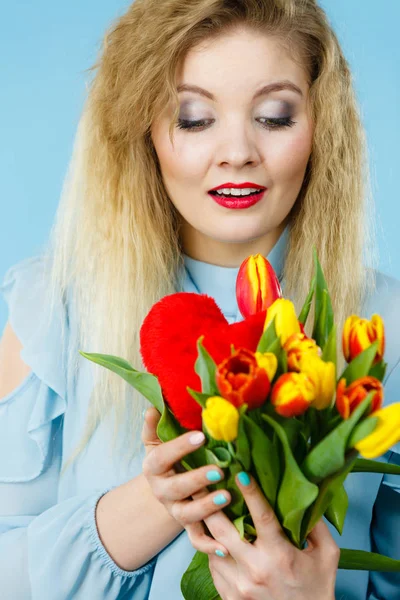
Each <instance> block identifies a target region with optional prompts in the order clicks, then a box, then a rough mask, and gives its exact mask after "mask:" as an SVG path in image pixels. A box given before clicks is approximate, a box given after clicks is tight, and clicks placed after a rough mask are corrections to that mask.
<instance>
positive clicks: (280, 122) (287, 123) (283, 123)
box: [176, 117, 296, 131]
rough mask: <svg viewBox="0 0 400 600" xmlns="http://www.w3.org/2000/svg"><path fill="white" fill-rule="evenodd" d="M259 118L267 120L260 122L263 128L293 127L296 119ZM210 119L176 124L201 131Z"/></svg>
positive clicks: (186, 128)
mask: <svg viewBox="0 0 400 600" xmlns="http://www.w3.org/2000/svg"><path fill="white" fill-rule="evenodd" d="M260 118H261V119H265V121H267V122H268V125H267V124H264V123H260V125H261V126H262V127H265V129H268V130H270V131H271V130H273V129H283V128H284V127H293V125H295V124H296V121H293V120H292V119H291V117H280V118H275V119H272V118H267V117H260ZM209 120H210V119H201V120H199V121H188V120H187V119H178V121H177V124H176V126H177V127H178V128H179V129H185V130H186V131H203V130H204V129H205V128H206V127H207V121H209Z"/></svg>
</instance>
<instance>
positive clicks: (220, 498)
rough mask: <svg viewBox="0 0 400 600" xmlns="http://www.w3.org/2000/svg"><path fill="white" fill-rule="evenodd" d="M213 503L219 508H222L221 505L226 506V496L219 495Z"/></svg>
mask: <svg viewBox="0 0 400 600" xmlns="http://www.w3.org/2000/svg"><path fill="white" fill-rule="evenodd" d="M213 502H214V504H217V506H220V505H221V504H225V502H226V496H224V494H218V496H214V498H213Z"/></svg>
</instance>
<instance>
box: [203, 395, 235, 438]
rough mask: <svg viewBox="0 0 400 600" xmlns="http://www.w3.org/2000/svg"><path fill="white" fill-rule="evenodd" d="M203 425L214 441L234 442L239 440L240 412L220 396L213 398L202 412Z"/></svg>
mask: <svg viewBox="0 0 400 600" xmlns="http://www.w3.org/2000/svg"><path fill="white" fill-rule="evenodd" d="M201 414H202V417H203V423H204V425H205V427H206V429H207V431H208V433H209V434H210V436H211V437H212V438H214V440H223V441H224V442H232V441H233V440H235V439H236V438H237V435H238V427H239V411H238V410H237V408H235V407H234V406H233V404H231V402H228V400H225V399H224V398H221V397H220V396H212V397H211V398H208V399H207V400H206V408H205V409H203V411H202V413H201Z"/></svg>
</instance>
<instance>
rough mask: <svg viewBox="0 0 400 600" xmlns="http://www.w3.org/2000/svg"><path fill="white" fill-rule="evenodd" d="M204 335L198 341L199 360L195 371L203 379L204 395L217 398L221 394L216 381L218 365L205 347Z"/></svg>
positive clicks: (202, 389)
mask: <svg viewBox="0 0 400 600" xmlns="http://www.w3.org/2000/svg"><path fill="white" fill-rule="evenodd" d="M203 339H204V335H202V336H201V337H200V338H199V339H198V340H197V352H198V355H197V360H196V362H195V365H194V370H195V371H196V373H197V375H198V376H199V377H200V379H201V391H202V392H203V394H211V395H212V396H215V395H217V394H219V392H218V388H217V384H216V381H215V372H216V370H217V365H216V364H215V362H214V360H213V359H212V358H211V356H210V355H209V353H208V352H207V350H206V349H205V348H204V346H203V343H202V342H203Z"/></svg>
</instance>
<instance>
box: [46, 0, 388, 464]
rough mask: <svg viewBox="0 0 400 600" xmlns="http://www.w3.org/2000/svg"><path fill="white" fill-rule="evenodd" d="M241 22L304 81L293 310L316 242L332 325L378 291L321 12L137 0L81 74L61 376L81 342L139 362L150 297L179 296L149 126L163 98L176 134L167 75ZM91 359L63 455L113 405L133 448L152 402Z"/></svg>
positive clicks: (60, 277)
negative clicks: (309, 130) (309, 123)
mask: <svg viewBox="0 0 400 600" xmlns="http://www.w3.org/2000/svg"><path fill="white" fill-rule="evenodd" d="M243 25H245V26H248V27H252V28H255V29H256V30H257V31H260V32H265V33H266V34H269V35H274V36H277V38H279V39H280V40H282V42H283V43H284V44H285V45H286V47H287V48H288V50H290V51H291V52H293V53H294V56H295V57H297V58H296V59H299V60H301V61H302V64H303V65H304V66H305V67H306V69H307V71H308V73H309V80H310V85H311V88H310V106H311V110H312V117H313V120H314V127H315V133H314V140H313V148H312V154H311V158H310V161H309V164H308V167H307V171H306V176H305V179H304V183H303V186H302V189H301V192H300V194H299V197H298V199H297V201H296V203H295V206H294V209H293V211H292V213H291V215H290V224H289V241H288V247H287V254H286V257H285V263H284V273H283V274H284V282H285V295H286V296H287V297H290V298H291V299H292V300H293V302H294V303H295V306H296V308H297V309H298V310H300V307H301V304H302V302H303V300H304V298H305V295H306V292H307V290H308V286H309V282H310V279H311V276H312V252H311V249H312V245H313V244H315V245H316V247H317V250H318V255H319V258H320V261H321V264H322V266H323V268H324V271H325V274H326V278H327V281H328V285H329V288H330V291H331V296H332V302H333V306H334V310H335V316H336V321H337V323H338V332H340V330H341V327H342V324H343V322H344V318H345V317H346V316H348V315H349V314H351V313H357V312H359V311H360V310H361V306H362V302H363V299H364V298H365V296H366V294H367V293H368V292H370V293H372V292H373V290H374V285H375V284H374V271H373V269H371V268H368V267H366V264H368V263H369V265H370V266H373V265H374V264H376V261H377V253H376V251H375V252H373V250H374V248H376V245H375V243H374V239H375V238H374V232H373V227H372V222H373V219H372V217H373V214H372V212H371V211H372V204H370V205H368V199H370V194H369V188H368V187H367V186H366V182H367V181H368V177H367V175H368V173H367V161H366V152H365V143H364V134H363V128H362V126H361V122H360V117H359V114H358V110H357V104H356V100H355V96H354V92H353V87H352V80H351V74H350V70H349V67H348V64H347V62H346V60H345V58H344V56H343V54H342V51H341V48H340V45H339V43H338V40H337V37H336V35H335V34H334V32H333V31H332V29H331V27H330V25H329V23H328V21H327V18H326V15H325V13H324V11H323V10H322V9H321V8H320V7H319V6H318V5H317V3H316V2H315V1H314V0H189V1H188V0H163V1H162V2H160V1H159V0H136V1H135V2H134V3H133V4H132V5H131V6H130V7H129V8H128V10H127V11H126V13H125V14H123V15H122V16H121V17H120V18H118V19H117V20H116V22H115V23H113V25H112V27H111V28H110V29H109V30H108V31H107V33H106V35H105V38H104V42H103V48H102V53H101V55H100V57H99V59H98V61H97V63H96V64H95V65H94V66H93V67H91V69H89V71H93V72H94V71H96V73H95V76H94V77H93V79H92V81H91V82H90V85H89V89H88V95H87V100H86V103H85V106H84V109H83V113H82V117H81V120H80V123H79V126H78V131H77V136H76V142H75V146H74V149H73V155H72V160H71V163H70V167H69V170H68V174H67V177H66V180H65V184H64V188H63V193H62V198H61V201H60V205H59V208H58V212H57V215H56V220H55V223H54V226H53V229H52V232H51V237H50V243H49V247H48V253H49V258H50V260H51V285H50V291H51V297H52V306H54V305H55V302H56V300H55V299H56V298H62V299H63V301H65V299H66V298H68V302H71V301H72V302H73V304H74V306H75V307H76V309H75V312H74V319H75V324H76V330H77V332H78V337H77V338H76V340H75V341H76V344H75V345H74V346H73V347H69V348H68V351H67V354H68V373H69V376H72V377H75V376H76V375H77V373H78V371H79V368H80V367H81V366H82V361H83V360H85V359H84V358H82V357H81V356H80V355H79V353H78V351H77V349H78V348H79V349H82V350H84V351H86V352H99V353H105V354H114V355H118V356H121V357H124V358H125V359H127V360H128V361H130V362H131V364H132V365H133V366H135V368H138V369H141V368H143V367H142V362H141V358H140V353H139V340H138V334H139V330H140V327H141V324H142V321H143V319H144V317H145V315H146V314H147V312H148V311H149V309H150V307H151V306H152V305H153V303H155V302H156V301H157V300H159V299H160V298H161V297H163V296H164V295H166V294H168V293H172V292H173V291H175V289H176V287H175V286H176V276H177V273H178V272H179V269H180V268H181V267H182V264H183V263H182V249H181V246H180V240H179V229H178V215H177V213H176V211H175V209H174V207H173V205H172V203H171V201H170V200H169V198H168V194H167V192H166V189H165V187H164V184H163V180H162V177H161V173H160V168H159V163H158V159H157V155H156V153H155V150H154V147H153V144H152V141H151V137H150V127H151V124H152V122H153V120H154V119H155V117H156V116H157V114H158V111H159V110H160V108H161V107H163V106H166V105H167V103H168V102H170V101H172V102H174V103H175V107H176V110H175V114H174V118H173V121H172V122H171V130H170V133H172V129H173V127H174V122H175V119H176V118H177V115H178V97H177V93H176V84H175V77H176V72H177V68H178V66H179V65H180V64H181V61H182V60H183V59H184V57H185V55H186V53H187V52H188V50H189V49H190V48H192V47H194V46H195V45H197V44H198V43H200V42H201V41H203V40H207V39H208V38H210V37H211V36H217V35H219V34H221V33H224V32H226V31H228V30H233V29H234V28H235V27H241V26H243ZM368 252H369V254H368ZM374 261H375V263H374ZM310 327H311V324H310V325H309V328H310ZM64 337H65V336H64ZM339 339H340V337H339V333H338V340H339ZM92 367H93V372H94V374H95V375H96V381H95V385H94V388H93V391H92V397H91V403H90V408H89V414H88V419H87V423H86V429H85V431H84V434H83V437H82V440H81V443H80V444H79V446H78V448H77V449H76V452H75V453H74V455H73V456H76V455H77V454H78V453H79V452H80V451H81V450H82V449H83V448H84V447H85V445H86V444H87V442H88V440H89V439H90V437H91V435H92V434H93V432H94V431H95V429H96V427H97V426H98V425H99V423H100V422H101V421H102V419H104V418H105V416H106V415H107V414H110V415H112V416H113V417H114V441H115V440H116V439H117V437H120V438H121V433H122V432H123V431H124V435H123V439H124V440H126V439H128V442H129V444H128V446H129V456H131V457H134V456H136V454H137V452H138V451H139V449H140V446H141V437H140V432H141V427H142V423H143V417H142V414H143V409H144V408H145V407H147V406H148V402H147V400H145V399H144V398H143V397H141V396H140V395H139V394H138V393H136V392H135V391H134V390H132V388H130V387H129V386H128V385H127V384H126V383H125V382H124V381H123V380H122V379H121V378H120V377H118V376H117V375H115V374H114V373H111V372H110V371H108V370H107V369H104V368H101V367H98V366H97V365H92ZM123 425H124V426H123ZM121 439H122V438H121Z"/></svg>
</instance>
